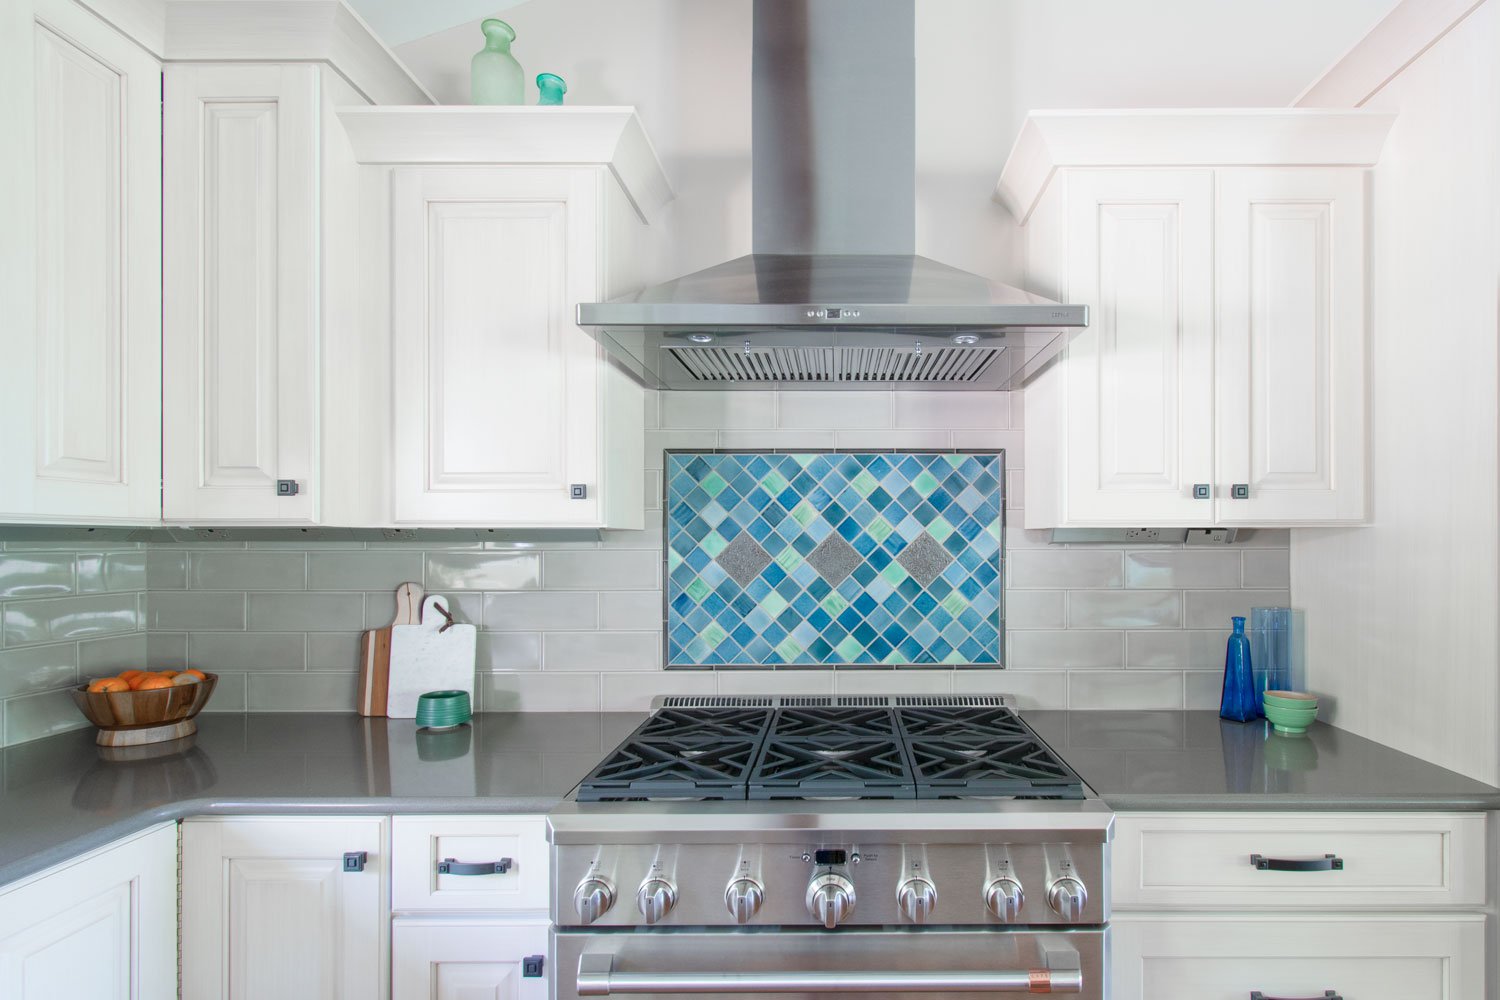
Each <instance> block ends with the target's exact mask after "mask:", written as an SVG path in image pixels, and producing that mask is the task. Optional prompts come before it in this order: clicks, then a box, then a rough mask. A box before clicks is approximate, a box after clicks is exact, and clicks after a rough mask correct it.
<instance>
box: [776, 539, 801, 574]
mask: <svg viewBox="0 0 1500 1000" xmlns="http://www.w3.org/2000/svg"><path fill="white" fill-rule="evenodd" d="M776 565H778V566H780V567H781V568H782V569H784V570H786V571H787V573H788V575H790V574H791V573H793V572H795V571H796V569H797V567H798V566H801V565H802V556H801V555H799V554H798V552H797V550H796V549H794V548H792V547H791V546H790V545H788V546H787V547H786V548H784V549H782V550H781V554H780V555H778V556H777V557H776Z"/></svg>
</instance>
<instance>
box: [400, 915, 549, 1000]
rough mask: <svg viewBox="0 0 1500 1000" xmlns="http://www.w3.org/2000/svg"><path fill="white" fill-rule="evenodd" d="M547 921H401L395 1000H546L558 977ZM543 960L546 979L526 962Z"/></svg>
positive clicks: (543, 973)
mask: <svg viewBox="0 0 1500 1000" xmlns="http://www.w3.org/2000/svg"><path fill="white" fill-rule="evenodd" d="M547 930H548V924H547V923H546V922H545V921H528V922H520V921H517V922H513V923H512V922H504V921H475V922H473V923H470V922H458V921H453V920H431V921H429V920H404V919H403V920H397V921H396V922H395V924H394V925H393V927H392V930H391V1000H546V998H547V996H548V990H547V983H548V981H549V979H550V977H551V976H552V975H553V974H554V970H553V969H552V967H551V962H550V961H549V957H548V955H547ZM533 955H540V956H541V957H542V975H540V976H527V975H526V974H525V972H526V969H525V964H524V960H525V959H526V958H527V957H529V956H533Z"/></svg>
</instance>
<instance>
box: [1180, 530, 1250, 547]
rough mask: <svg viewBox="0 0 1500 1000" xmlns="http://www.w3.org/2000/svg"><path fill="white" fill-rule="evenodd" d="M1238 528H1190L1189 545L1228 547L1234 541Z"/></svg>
mask: <svg viewBox="0 0 1500 1000" xmlns="http://www.w3.org/2000/svg"><path fill="white" fill-rule="evenodd" d="M1237 531H1238V529H1236V528H1189V529H1188V533H1187V538H1186V539H1184V542H1185V544H1187V545H1228V544H1229V543H1231V542H1233V541H1234V536H1235V534H1236V532H1237Z"/></svg>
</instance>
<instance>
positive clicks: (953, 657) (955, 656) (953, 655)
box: [943, 649, 964, 663]
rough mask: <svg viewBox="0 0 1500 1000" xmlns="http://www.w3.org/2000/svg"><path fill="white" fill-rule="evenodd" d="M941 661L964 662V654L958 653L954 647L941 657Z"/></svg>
mask: <svg viewBox="0 0 1500 1000" xmlns="http://www.w3.org/2000/svg"><path fill="white" fill-rule="evenodd" d="M943 662H944V663H963V662H964V654H962V653H960V652H959V651H958V650H956V649H955V650H953V651H952V652H950V653H949V654H948V655H947V656H945V657H943Z"/></svg>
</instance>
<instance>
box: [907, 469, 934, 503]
mask: <svg viewBox="0 0 1500 1000" xmlns="http://www.w3.org/2000/svg"><path fill="white" fill-rule="evenodd" d="M911 488H912V489H914V490H916V491H917V492H918V493H920V494H921V495H922V496H924V497H925V496H931V495H932V491H933V490H935V489H937V488H938V481H937V477H936V476H934V475H933V474H932V473H930V472H928V471H927V470H926V469H923V470H922V471H921V472H919V473H917V475H916V478H914V479H913V480H912V481H911Z"/></svg>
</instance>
